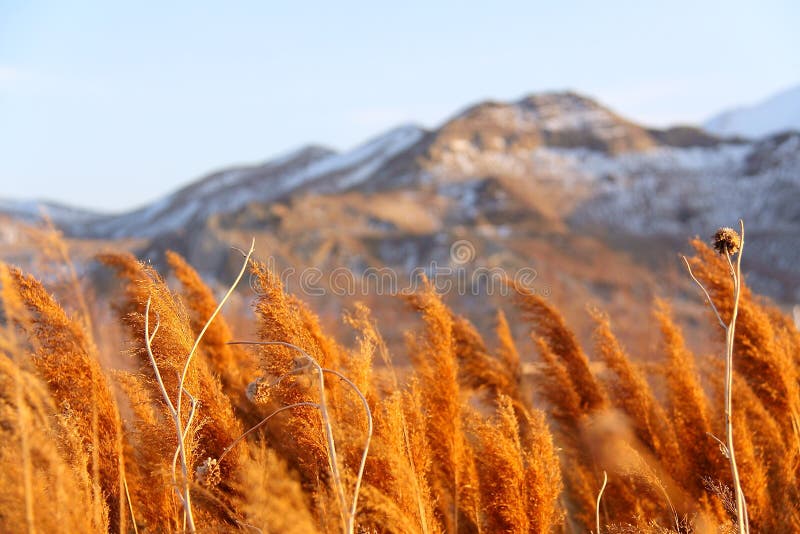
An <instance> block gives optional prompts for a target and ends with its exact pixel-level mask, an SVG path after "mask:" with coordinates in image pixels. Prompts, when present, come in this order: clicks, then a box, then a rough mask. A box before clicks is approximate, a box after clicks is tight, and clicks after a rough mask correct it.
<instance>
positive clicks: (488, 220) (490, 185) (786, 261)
mask: <svg viewBox="0 0 800 534" xmlns="http://www.w3.org/2000/svg"><path fill="white" fill-rule="evenodd" d="M38 209H39V207H38V206H36V205H35V204H31V203H15V202H9V201H6V202H3V203H2V204H0V215H3V214H4V216H5V219H6V224H5V226H4V230H3V232H2V235H0V242H2V241H4V242H5V244H6V247H5V250H6V251H7V252H6V253H5V256H6V257H8V256H9V255H12V259H13V257H16V258H17V260H20V258H25V257H26V254H30V251H27V252H26V249H25V246H24V244H23V240H24V237H23V236H24V235H25V234H24V230H23V229H18V230H14V228H22V227H23V226H24V224H23V225H21V226H15V224H17V225H20V224H21V223H27V222H31V221H33V220H35V219H36V218H37V217H38ZM47 210H48V211H49V213H50V216H51V217H52V219H53V220H54V222H55V223H56V224H57V225H58V226H59V227H60V228H61V229H62V230H63V231H64V232H65V233H66V235H67V236H68V237H69V238H70V239H72V240H75V241H76V242H80V243H82V244H83V245H87V244H91V243H104V244H107V243H108V241H109V240H117V241H118V242H122V241H125V242H126V243H128V245H127V246H129V247H130V248H132V249H133V250H135V251H136V252H137V253H138V254H140V255H141V256H144V257H147V258H151V259H152V260H153V261H155V262H159V261H161V258H162V257H163V252H164V251H165V250H166V249H175V250H177V251H179V252H181V253H182V254H184V255H186V256H187V258H188V259H189V261H190V262H192V263H193V264H194V265H196V266H197V267H198V268H199V269H200V270H201V271H203V272H204V273H205V274H210V275H212V276H216V277H218V278H220V279H225V278H226V277H227V276H228V275H229V273H230V272H231V271H232V270H233V269H235V268H236V267H235V265H236V263H237V261H238V260H237V259H236V258H235V257H232V256H231V254H230V246H231V245H237V246H244V245H245V244H246V243H249V240H250V236H253V235H255V236H256V239H257V243H258V246H259V249H260V250H261V251H262V252H263V254H264V255H265V256H266V255H269V256H270V257H272V258H275V260H276V261H277V263H278V265H283V266H292V267H296V268H302V267H307V266H313V267H317V268H319V269H321V270H322V271H326V270H331V269H336V268H339V267H345V268H348V269H350V270H352V271H353V272H357V271H359V270H363V269H365V268H367V267H370V266H378V267H392V268H394V269H397V270H399V271H402V272H408V271H411V270H413V269H414V268H415V267H420V266H423V267H424V266H426V265H429V263H430V262H431V261H436V262H438V263H439V264H440V265H441V264H444V265H447V264H452V263H453V258H452V257H451V256H450V246H451V244H452V243H454V242H456V241H459V240H468V241H469V242H470V244H471V246H472V247H473V248H474V251H475V257H474V260H473V264H474V266H476V267H477V266H487V267H493V266H502V267H503V268H505V269H515V268H517V269H518V268H521V267H523V266H534V267H535V268H536V270H537V273H538V276H539V279H538V283H540V284H541V287H542V289H543V290H547V291H548V292H551V293H552V294H553V295H554V297H553V298H557V299H563V300H564V301H565V302H560V305H562V306H566V307H567V308H569V307H570V306H572V307H573V308H576V309H579V308H582V307H583V303H584V302H585V301H586V300H590V299H592V298H594V299H600V300H601V301H602V302H603V303H604V305H605V306H606V307H607V308H609V309H610V310H611V311H614V308H615V307H618V308H619V309H618V310H616V313H617V315H615V316H616V317H623V318H624V316H625V315H628V316H629V317H630V318H631V319H633V320H634V322H635V318H636V314H637V313H638V311H637V310H636V309H635V307H634V308H632V307H631V306H630V305H628V303H629V302H630V301H631V300H632V299H633V300H636V299H640V300H641V299H646V297H647V296H648V295H652V294H654V293H655V292H656V289H654V288H655V287H656V286H658V285H661V286H663V285H664V283H665V279H666V278H668V277H669V276H673V275H674V273H676V272H678V268H677V267H676V265H677V261H676V252H678V251H682V250H686V240H687V238H688V237H690V236H693V235H700V236H703V237H707V236H709V235H710V234H711V233H713V231H714V230H715V229H716V228H717V227H719V226H734V225H736V221H737V219H738V218H739V217H742V218H743V219H744V220H745V222H746V225H747V252H746V256H745V258H746V260H745V264H746V267H747V270H748V280H749V282H750V283H751V284H752V285H753V286H754V287H755V288H756V289H757V290H760V291H763V292H766V293H768V294H770V295H771V296H773V297H774V298H776V299H777V300H779V301H780V302H783V303H786V304H788V303H794V302H797V301H800V267H798V265H800V247H798V246H797V244H798V238H797V233H798V231H800V133H798V132H796V131H795V132H783V133H779V134H775V135H768V136H764V137H759V138H752V139H749V138H743V137H740V136H737V137H726V136H718V135H715V134H713V133H710V132H707V131H703V130H701V129H697V128H691V127H676V128H670V129H665V130H657V129H649V128H645V127H643V126H641V125H638V124H635V123H634V122H631V121H629V120H626V119H625V118H623V117H620V116H619V115H617V114H616V113H614V112H613V111H612V110H609V109H607V108H606V107H604V106H603V105H602V104H600V103H598V102H596V101H594V100H592V99H590V98H587V97H585V96H582V95H579V94H576V93H572V92H559V93H542V94H534V95H530V96H528V97H525V98H523V99H520V100H518V101H515V102H482V103H479V104H477V105H474V106H471V107H469V108H467V109H465V110H464V111H462V112H460V113H458V114H457V115H456V116H454V117H453V118H452V119H451V120H449V121H447V122H446V123H445V124H444V125H442V126H441V127H440V128H438V129H435V130H426V129H424V128H419V127H416V126H413V125H406V126H401V127H398V128H395V129H393V130H390V131H388V132H386V133H385V134H383V135H380V136H378V137H376V138H374V139H371V140H369V141H367V142H366V143H364V144H363V145H361V146H359V147H357V148H355V149H353V150H351V151H348V152H343V153H337V152H334V151H332V150H329V149H326V148H323V147H318V146H307V147H304V148H301V149H299V150H297V151H295V152H292V153H290V154H286V155H285V156H283V157H280V158H277V159H274V160H271V161H268V162H267V163H264V164H263V165H257V166H250V167H236V168H231V169H228V170H224V171H221V172H217V173H214V174H212V175H210V176H207V177H205V178H203V179H202V180H199V181H197V182H195V183H192V184H189V185H187V186H186V187H184V188H182V189H180V190H179V191H176V192H175V193H173V194H171V195H169V196H167V197H165V198H163V199H162V200H160V201H158V202H156V203H153V204H151V205H148V206H145V207H144V208H141V209H138V210H134V211H131V212H128V213H124V214H120V215H98V214H92V213H88V212H84V211H76V210H71V209H69V208H66V207H63V206H52V205H51V206H47ZM15 232H16V233H15ZM97 246H98V247H99V246H100V245H97ZM89 248H90V249H91V248H92V247H91V246H90V247H89ZM8 251H11V252H8ZM14 251H16V252H14ZM14 255H15V256H14ZM656 282H657V283H656ZM584 297H585V298H584ZM464 298H469V296H465V297H464ZM573 301H574V302H575V304H572V302H573ZM612 315H614V313H612Z"/></svg>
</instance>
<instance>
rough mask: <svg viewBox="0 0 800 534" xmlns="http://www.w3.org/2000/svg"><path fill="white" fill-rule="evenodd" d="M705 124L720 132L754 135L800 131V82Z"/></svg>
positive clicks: (713, 130)
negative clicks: (752, 104) (795, 85)
mask: <svg viewBox="0 0 800 534" xmlns="http://www.w3.org/2000/svg"><path fill="white" fill-rule="evenodd" d="M704 128H705V129H706V130H708V131H709V132H712V133H715V134H717V135H720V136H735V135H736V136H741V137H747V138H751V139H755V138H759V137H764V136H766V135H773V134H777V133H781V132H785V131H788V130H794V131H800V85H798V86H797V87H793V88H791V89H787V90H786V91H783V92H781V93H778V94H776V95H774V96H772V97H770V98H769V99H767V100H765V101H763V102H761V103H759V104H756V105H754V106H749V107H742V108H737V109H732V110H729V111H724V112H722V113H720V114H719V115H716V116H714V117H713V118H711V119H709V120H708V121H707V122H706V123H705V124H704Z"/></svg>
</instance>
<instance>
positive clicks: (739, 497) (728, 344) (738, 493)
mask: <svg viewBox="0 0 800 534" xmlns="http://www.w3.org/2000/svg"><path fill="white" fill-rule="evenodd" d="M739 228H740V238H741V241H740V243H739V251H738V253H737V254H738V255H737V256H736V266H735V267H734V265H733V261H732V260H731V255H730V253H729V252H728V251H727V250H726V251H725V259H726V260H727V262H728V267H729V269H730V274H731V278H733V310H732V311H731V319H730V322H729V323H728V324H725V321H723V320H722V316H721V315H720V314H719V311H718V310H717V307H716V306H715V305H714V302H713V301H712V300H711V296H710V295H709V293H708V290H706V288H705V287H704V286H703V284H702V283H701V282H700V281H699V280H698V279H697V278H695V276H694V273H692V269H691V267H690V266H689V261H688V260H687V259H686V257H685V256H684V258H683V261H684V263H686V268H687V269H688V270H689V276H691V277H692V280H694V281H695V283H696V284H697V285H698V286H699V287H700V289H702V290H703V293H704V294H705V296H706V301H707V302H708V304H709V305H710V306H711V309H712V310H713V311H714V314H715V315H716V316H717V319H718V320H719V323H720V325H721V326H722V328H723V330H725V446H724V449H723V450H724V452H725V453H726V456H727V458H728V462H729V463H730V468H731V478H732V479H733V490H734V495H735V498H736V519H737V528H738V531H739V534H749V533H750V524H749V519H748V514H747V502H746V500H745V497H744V491H743V490H742V484H741V481H740V479H739V468H738V466H737V465H736V450H735V448H734V446H733V344H734V341H735V331H736V318H737V316H738V314H739V297H740V296H741V290H742V252H743V251H744V221H742V220H741V219H739ZM714 439H717V438H714ZM717 441H719V440H718V439H717ZM720 444H722V443H721V442H720Z"/></svg>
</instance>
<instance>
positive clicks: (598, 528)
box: [594, 471, 608, 534]
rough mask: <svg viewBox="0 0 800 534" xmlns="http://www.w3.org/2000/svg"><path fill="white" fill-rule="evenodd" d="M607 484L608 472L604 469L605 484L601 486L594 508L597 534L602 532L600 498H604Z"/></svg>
mask: <svg viewBox="0 0 800 534" xmlns="http://www.w3.org/2000/svg"><path fill="white" fill-rule="evenodd" d="M606 484H608V473H606V472H605V471H603V485H602V486H601V487H600V491H599V492H598V493H597V503H596V504H595V508H594V520H595V524H596V528H597V532H595V534H600V499H602V498H603V492H604V491H605V490H606Z"/></svg>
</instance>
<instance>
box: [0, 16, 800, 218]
mask: <svg viewBox="0 0 800 534" xmlns="http://www.w3.org/2000/svg"><path fill="white" fill-rule="evenodd" d="M798 26H800V2H797V1H794V0H788V1H768V0H767V1H759V2H740V1H735V0H728V1H722V2H717V1H703V2H698V1H696V0H694V1H683V0H672V1H670V2H639V1H625V2H623V1H612V0H605V1H601V2H597V1H577V0H564V1H559V2H553V1H547V2H543V1H533V0H528V1H521V2H504V1H493V2H487V1H482V2H469V1H466V0H462V1H460V2H433V1H431V0H427V1H420V2H417V1H413V0H410V1H405V2H391V3H390V2H374V1H373V2H360V3H357V2H348V1H343V0H337V1H335V2H267V1H252V2H248V1H244V0H242V1H234V2H218V3H211V2H202V1H192V2H180V1H174V2H148V1H137V2H127V3H124V2H100V1H96V2H86V1H81V0H76V1H70V2H63V1H53V2H39V1H36V0H29V1H25V0H19V1H16V0H0V198H13V199H32V198H41V199H47V200H53V201H59V202H65V203H69V204H72V205H76V206H80V207H87V208H91V209H96V210H101V211H107V212H115V211H121V210H126V209H131V208H133V207H137V206H140V205H142V204H144V203H146V202H149V201H152V200H154V199H156V198H159V197H160V196H162V195H164V194H166V193H168V192H170V191H172V190H174V189H175V188H177V187H180V186H182V185H185V184H186V183H188V182H190V181H192V180H195V179H198V178H200V177H202V176H203V175H205V174H207V173H209V172H211V171H213V170H217V169H220V168H224V167H228V166H232V165H238V164H257V163H260V162H263V161H266V160H268V159H270V158H271V157H274V156H277V155H280V154H281V153H285V152H287V151H290V150H293V149H295V148H298V147H300V146H302V145H305V144H310V143H315V144H322V145H325V146H329V147H332V148H335V149H339V150H346V149H348V148H352V147H354V146H356V145H358V144H359V143H361V142H363V141H365V140H367V139H368V138H369V137H370V136H374V135H377V134H380V133H381V132H383V131H385V130H386V129H388V128H391V127H394V126H397V125H399V124H402V123H409V122H413V123H417V124H420V125H422V126H426V127H435V126H437V125H439V124H441V123H442V122H443V121H445V120H446V119H447V118H448V117H449V116H452V115H453V114H455V113H457V112H458V111H459V110H460V109H463V108H464V107H466V106H468V105H469V104H472V103H475V102H478V101H481V100H485V99H496V100H515V99H518V98H520V97H522V96H524V95H526V94H528V93H532V92H537V91H546V90H558V89H572V90H575V91H578V92H580V93H584V94H587V95H589V96H592V97H594V98H597V99H598V100H599V101H600V102H601V103H603V104H605V105H607V106H609V107H611V108H612V109H614V110H615V111H617V112H619V113H621V114H622V115H624V116H626V117H628V118H631V119H633V120H635V121H638V122H641V123H644V124H646V125H652V126H665V125H670V124H676V123H689V124H692V123H695V124H696V123H700V122H702V121H703V120H705V119H707V118H708V117H710V116H711V115H714V114H715V113H717V112H719V111H721V110H723V109H726V108H729V107H732V106H741V105H747V104H752V103H756V102H758V101H760V100H763V99H765V98H767V97H768V96H770V95H772V94H774V93H776V92H779V91H781V90H784V89H787V88H789V87H791V86H794V85H797V84H799V83H800V54H798V53H797V51H798V50H800V32H798V31H797V28H798Z"/></svg>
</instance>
